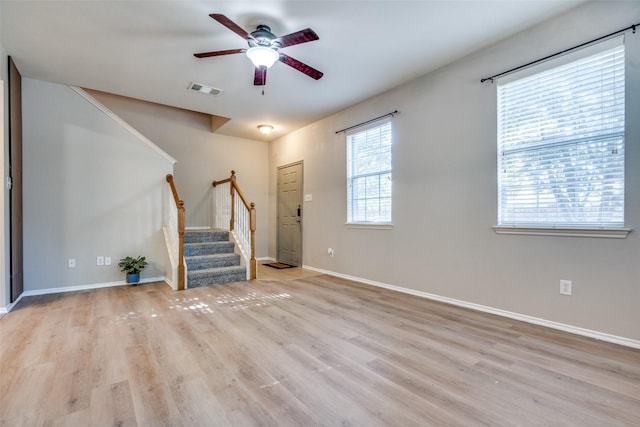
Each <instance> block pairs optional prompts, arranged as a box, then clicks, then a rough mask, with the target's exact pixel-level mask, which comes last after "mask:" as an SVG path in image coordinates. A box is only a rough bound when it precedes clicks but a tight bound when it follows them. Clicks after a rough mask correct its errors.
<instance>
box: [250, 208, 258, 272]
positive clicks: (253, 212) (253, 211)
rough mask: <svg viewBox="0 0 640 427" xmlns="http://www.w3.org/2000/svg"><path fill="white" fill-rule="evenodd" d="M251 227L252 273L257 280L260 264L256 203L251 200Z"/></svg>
mask: <svg viewBox="0 0 640 427" xmlns="http://www.w3.org/2000/svg"><path fill="white" fill-rule="evenodd" d="M249 229H250V230H251V260H250V274H251V280H255V279H256V277H257V270H258V266H257V265H256V204H255V203H253V202H251V210H250V211H249Z"/></svg>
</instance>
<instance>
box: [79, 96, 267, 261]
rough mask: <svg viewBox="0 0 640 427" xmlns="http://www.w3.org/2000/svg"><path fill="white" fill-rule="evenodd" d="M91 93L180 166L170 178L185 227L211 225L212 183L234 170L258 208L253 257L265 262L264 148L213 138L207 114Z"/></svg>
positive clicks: (254, 142)
mask: <svg viewBox="0 0 640 427" xmlns="http://www.w3.org/2000/svg"><path fill="white" fill-rule="evenodd" d="M185 90H186V89H185ZM90 93H91V94H92V96H94V97H95V98H96V99H98V100H99V101H100V102H102V103H103V104H104V105H106V106H107V107H108V108H109V109H110V110H112V111H113V112H114V113H116V114H117V115H118V116H119V117H121V118H122V119H123V120H125V121H126V122H127V123H129V124H131V125H132V126H133V127H135V128H136V129H137V130H138V131H139V132H140V133H142V134H143V135H145V136H146V137H147V138H149V139H150V140H151V141H153V142H154V143H155V144H157V145H158V146H159V147H160V148H162V149H163V150H165V151H166V152H167V153H168V154H170V155H171V156H172V157H173V158H175V159H176V160H177V161H178V163H177V164H176V165H175V174H174V175H175V182H176V187H177V189H178V193H179V195H180V197H181V198H182V199H183V200H184V202H185V212H186V216H187V218H186V222H187V227H193V226H205V227H211V226H212V225H213V221H212V210H211V206H212V202H213V200H212V195H213V192H212V186H211V182H212V181H213V180H214V179H215V180H220V179H224V178H228V177H229V176H230V174H231V170H235V171H236V176H237V178H238V184H239V185H240V187H241V188H242V191H243V193H244V194H245V196H246V197H247V199H249V202H254V203H255V204H256V215H257V224H256V257H258V258H260V257H265V256H267V253H268V245H267V239H268V231H267V227H268V215H267V212H268V209H267V208H268V198H267V192H268V178H267V177H268V167H269V144H268V143H266V142H263V141H257V140H250V139H244V138H234V137H230V136H224V135H219V134H214V133H211V121H210V116H209V115H206V114H202V113H196V112H192V111H185V110H181V109H177V108H172V107H167V106H162V105H158V104H152V103H148V102H142V101H137V100H133V99H130V98H124V97H119V96H115V95H109V94H105V93H101V92H94V91H90ZM193 96H204V95H202V94H197V93H194V95H193ZM256 132H257V130H256Z"/></svg>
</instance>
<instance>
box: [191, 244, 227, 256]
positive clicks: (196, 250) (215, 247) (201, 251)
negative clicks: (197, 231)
mask: <svg viewBox="0 0 640 427" xmlns="http://www.w3.org/2000/svg"><path fill="white" fill-rule="evenodd" d="M233 249H234V244H233V242H220V241H215V242H198V243H185V244H184V256H197V255H212V254H221V253H233Z"/></svg>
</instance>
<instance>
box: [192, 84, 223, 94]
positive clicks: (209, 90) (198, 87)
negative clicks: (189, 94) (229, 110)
mask: <svg viewBox="0 0 640 427" xmlns="http://www.w3.org/2000/svg"><path fill="white" fill-rule="evenodd" d="M187 89H191V90H195V91H196V92H200V93H206V94H208V95H213V96H218V95H220V94H221V93H222V89H218V88H215V87H211V86H207V85H205V84H202V83H195V82H191V83H190V84H189V87H188V88H187Z"/></svg>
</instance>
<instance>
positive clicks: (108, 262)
mask: <svg viewBox="0 0 640 427" xmlns="http://www.w3.org/2000/svg"><path fill="white" fill-rule="evenodd" d="M104 265H111V257H110V256H106V257H104Z"/></svg>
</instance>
